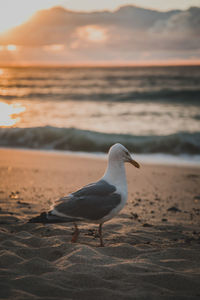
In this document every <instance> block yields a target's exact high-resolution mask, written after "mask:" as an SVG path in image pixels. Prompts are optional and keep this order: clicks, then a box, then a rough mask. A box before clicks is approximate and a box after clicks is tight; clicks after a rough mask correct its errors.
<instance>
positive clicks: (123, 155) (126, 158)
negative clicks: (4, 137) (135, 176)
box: [108, 143, 140, 168]
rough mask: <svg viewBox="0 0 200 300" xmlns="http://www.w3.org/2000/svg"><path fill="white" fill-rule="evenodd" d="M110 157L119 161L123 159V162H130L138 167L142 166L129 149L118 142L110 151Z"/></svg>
mask: <svg viewBox="0 0 200 300" xmlns="http://www.w3.org/2000/svg"><path fill="white" fill-rule="evenodd" d="M108 155H109V159H111V160H117V161H123V162H128V163H130V164H132V165H133V166H134V167H136V168H140V165H139V164H138V162H137V161H135V160H134V159H133V158H132V157H131V154H130V152H129V151H128V149H126V147H124V146H123V145H122V144H120V143H117V144H114V145H113V146H112V147H111V148H110V150H109V152H108Z"/></svg>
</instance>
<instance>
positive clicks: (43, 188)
mask: <svg viewBox="0 0 200 300" xmlns="http://www.w3.org/2000/svg"><path fill="white" fill-rule="evenodd" d="M135 158H136V159H137V157H135ZM105 167H106V161H104V160H102V159H93V158H85V157H77V156H73V155H65V154H60V153H50V152H39V151H25V150H10V149H0V276H1V281H0V298H1V299H10V300H11V299H26V300H28V299H45V300H48V299H49V300H50V299H51V300H55V299H104V300H105V299H181V300H182V299H188V300H189V299H200V227H199V225H200V168H194V167H180V166H179V167H177V166H161V165H147V164H146V165H142V167H141V169H140V170H138V169H136V168H134V167H133V166H131V165H127V167H126V169H127V179H128V188H129V197H128V202H127V205H126V206H125V208H124V209H123V210H122V211H121V213H120V214H119V215H118V216H117V217H115V218H114V219H112V220H111V221H109V222H107V223H105V225H104V227H103V235H104V241H105V247H104V248H100V247H98V245H99V238H98V234H97V226H96V225H93V224H81V226H80V229H81V234H80V237H79V240H78V242H77V243H76V244H72V243H71V242H70V240H71V236H72V232H73V226H72V224H57V225H52V224H51V225H42V224H27V223H26V221H27V220H28V219H29V218H31V217H33V216H35V215H37V214H38V213H40V212H42V211H44V210H48V209H49V208H50V206H51V204H52V203H53V202H54V201H55V200H56V199H58V198H59V197H62V196H64V195H66V194H68V193H70V192H72V191H74V190H76V189H78V188H80V187H81V186H83V185H85V184H88V183H90V182H92V181H96V180H97V179H98V178H99V177H100V176H101V175H102V174H103V172H104V170H105Z"/></svg>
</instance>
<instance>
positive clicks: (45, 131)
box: [0, 66, 200, 164]
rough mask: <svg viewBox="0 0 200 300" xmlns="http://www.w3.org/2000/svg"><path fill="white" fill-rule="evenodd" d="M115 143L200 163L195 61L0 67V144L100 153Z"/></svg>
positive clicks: (199, 83)
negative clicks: (187, 63) (163, 64)
mask: <svg viewBox="0 0 200 300" xmlns="http://www.w3.org/2000/svg"><path fill="white" fill-rule="evenodd" d="M115 142H120V143H122V144H124V145H125V146H127V147H128V149H130V151H131V152H133V153H135V154H137V155H142V156H141V157H148V156H149V158H152V157H154V158H155V157H156V156H157V157H159V159H160V160H161V161H162V159H165V158H167V157H168V158H169V156H170V155H171V156H173V157H174V158H176V157H177V161H178V160H180V157H188V159H189V161H192V160H193V161H194V163H195V164H198V163H199V164H200V158H199V157H200V156H199V154H200V66H174V67H1V68H0V146H2V147H23V148H31V149H43V150H65V151H78V152H80V151H81V152H90V153H105V152H107V150H108V149H109V147H110V145H112V144H113V143H115ZM152 155H153V156H152ZM161 157H162V159H161Z"/></svg>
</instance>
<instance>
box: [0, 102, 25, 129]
mask: <svg viewBox="0 0 200 300" xmlns="http://www.w3.org/2000/svg"><path fill="white" fill-rule="evenodd" d="M25 110H26V108H25V107H24V106H22V105H21V104H19V103H16V104H8V103H5V102H0V126H1V127H9V126H10V127H11V126H14V125H16V123H18V122H19V121H20V119H21V118H20V114H21V113H22V112H24V111H25Z"/></svg>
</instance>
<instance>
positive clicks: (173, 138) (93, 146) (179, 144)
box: [0, 126, 200, 154]
mask: <svg viewBox="0 0 200 300" xmlns="http://www.w3.org/2000/svg"><path fill="white" fill-rule="evenodd" d="M116 142H120V143H122V144H124V145H125V146H126V147H127V148H128V149H129V150H130V151H132V152H134V153H166V154H199V153H200V133H199V132H194V133H188V132H179V133H175V134H170V135H166V136H158V135H150V136H135V135H127V134H108V133H100V132H95V131H89V130H81V129H76V128H58V127H51V126H45V127H32V128H0V146H4V147H23V148H32V149H52V150H71V151H86V152H107V151H108V149H109V147H110V146H111V145H112V144H114V143H116Z"/></svg>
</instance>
